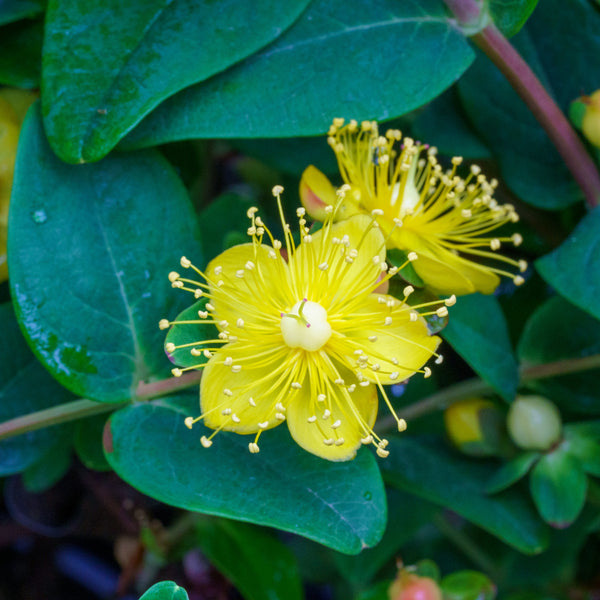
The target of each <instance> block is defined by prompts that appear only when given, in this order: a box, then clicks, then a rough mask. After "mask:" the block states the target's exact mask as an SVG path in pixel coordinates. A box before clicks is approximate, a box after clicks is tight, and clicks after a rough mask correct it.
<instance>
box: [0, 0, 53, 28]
mask: <svg viewBox="0 0 600 600" xmlns="http://www.w3.org/2000/svg"><path fill="white" fill-rule="evenodd" d="M45 6H46V0H2V4H0V25H6V24H7V23H13V22H14V21H19V20H20V19H30V18H32V17H37V16H38V15H39V14H41V13H43V12H44V8H45Z"/></svg>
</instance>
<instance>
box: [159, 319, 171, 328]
mask: <svg viewBox="0 0 600 600" xmlns="http://www.w3.org/2000/svg"><path fill="white" fill-rule="evenodd" d="M170 325H171V324H170V323H169V321H168V320H167V319H161V320H160V321H159V322H158V328H159V329H168V327H169V326H170Z"/></svg>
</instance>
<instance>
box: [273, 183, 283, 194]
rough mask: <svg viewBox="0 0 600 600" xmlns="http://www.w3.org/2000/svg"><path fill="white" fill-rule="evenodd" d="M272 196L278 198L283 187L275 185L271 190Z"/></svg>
mask: <svg viewBox="0 0 600 600" xmlns="http://www.w3.org/2000/svg"><path fill="white" fill-rule="evenodd" d="M271 192H272V194H273V196H280V195H281V194H282V193H283V186H282V185H276V186H274V187H273V189H272V190H271Z"/></svg>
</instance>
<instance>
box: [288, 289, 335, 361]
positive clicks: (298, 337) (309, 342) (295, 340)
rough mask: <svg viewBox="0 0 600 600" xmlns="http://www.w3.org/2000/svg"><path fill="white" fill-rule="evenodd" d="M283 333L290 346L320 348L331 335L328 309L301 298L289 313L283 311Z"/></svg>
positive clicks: (311, 349) (312, 349) (309, 348)
mask: <svg viewBox="0 0 600 600" xmlns="http://www.w3.org/2000/svg"><path fill="white" fill-rule="evenodd" d="M281 334H282V335H283V341H284V342H285V343H286V344H287V345H288V346H289V347H290V348H303V349H304V350H310V351H314V350H319V348H322V347H323V346H324V345H325V344H326V343H327V340H329V338H330V337H331V325H329V323H328V322H327V311H326V310H325V309H324V308H323V307H322V306H321V305H320V304H317V303H316V302H310V301H309V300H306V298H305V299H304V300H300V301H299V302H296V304H294V307H293V308H292V310H291V311H290V312H289V313H281Z"/></svg>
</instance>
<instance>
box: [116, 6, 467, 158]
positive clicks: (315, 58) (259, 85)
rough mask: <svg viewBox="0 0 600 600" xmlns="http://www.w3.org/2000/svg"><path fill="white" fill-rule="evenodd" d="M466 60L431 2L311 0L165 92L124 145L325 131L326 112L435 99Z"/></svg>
mask: <svg viewBox="0 0 600 600" xmlns="http://www.w3.org/2000/svg"><path fill="white" fill-rule="evenodd" d="M349 48H352V51H351V52H349V51H348V49H349ZM392 48H397V49H399V50H398V51H397V52H396V51H391V50H390V49H392ZM472 60H473V52H472V50H471V49H470V48H469V46H468V44H467V42H466V40H465V39H464V37H463V36H462V35H461V34H460V33H459V32H458V31H457V30H455V29H454V28H453V27H452V26H451V25H450V23H449V22H448V20H447V14H446V11H445V8H444V5H443V3H442V2H441V1H439V0H422V1H421V2H418V3H413V2H396V1H395V0H373V1H372V2H367V3H352V2H350V3H348V2H345V1H344V0H315V1H314V2H312V3H311V4H310V6H309V7H308V9H307V10H306V11H305V12H304V13H303V14H302V16H301V17H300V19H298V21H296V23H295V24H294V26H293V27H291V28H290V29H289V31H287V32H286V33H285V34H284V35H282V36H281V37H280V38H279V39H277V41H276V42H274V43H273V44H271V45H270V46H269V47H267V48H266V49H264V50H262V51H260V52H258V53H256V54H255V55H254V56H252V57H250V58H248V59H247V60H245V61H244V62H243V63H241V64H239V65H236V66H235V67H233V68H231V69H229V70H228V71H226V72H224V73H222V74H220V75H218V76H216V77H213V78H212V79H210V80H209V81H207V82H206V83H202V84H199V85H196V86H193V87H190V88H188V89H186V90H184V91H183V92H180V93H179V94H177V95H175V96H173V97H172V98H170V99H169V100H167V101H166V102H165V103H164V104H163V105H162V106H160V107H159V108H158V109H157V110H156V111H154V113H152V114H151V115H150V116H149V117H147V118H146V119H145V120H144V121H143V122H142V123H141V124H140V125H139V126H138V127H137V128H136V129H135V130H134V132H132V133H131V134H130V135H129V136H128V138H126V140H125V143H124V145H125V146H126V147H133V146H135V147H140V146H147V145H154V144H157V143H162V142H165V141H168V140H177V139H187V138H190V137H235V138H241V137H243V138H253V137H260V138H263V137H293V136H309V135H325V133H326V132H327V130H328V128H329V126H330V124H331V121H332V119H333V117H346V118H354V119H357V120H359V121H360V120H362V119H367V118H368V119H373V118H375V119H378V120H386V119H391V118H393V117H396V116H398V115H401V114H404V113H406V112H408V111H410V110H412V109H413V108H416V107H418V106H420V105H422V104H424V103H425V102H428V101H429V100H431V99H432V98H435V97H436V96H437V95H438V94H439V93H440V92H442V91H443V90H444V89H445V88H447V87H448V86H449V85H451V84H452V83H453V82H454V81H455V80H456V79H457V78H458V77H459V76H460V75H461V74H462V73H463V72H464V71H465V69H466V68H467V67H468V66H469V64H470V63H471V61H472ZM267 90H268V91H267ZM248 107H254V108H253V109H252V110H249V109H248Z"/></svg>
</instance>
